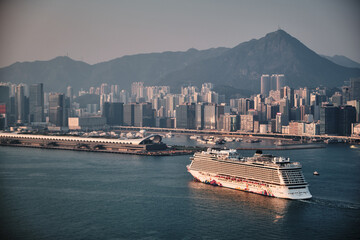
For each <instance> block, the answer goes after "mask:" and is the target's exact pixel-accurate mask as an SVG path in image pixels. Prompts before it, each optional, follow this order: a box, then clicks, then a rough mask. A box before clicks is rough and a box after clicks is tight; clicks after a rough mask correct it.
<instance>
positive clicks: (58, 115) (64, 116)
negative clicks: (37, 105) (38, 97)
mask: <svg viewBox="0 0 360 240" xmlns="http://www.w3.org/2000/svg"><path fill="white" fill-rule="evenodd" d="M49 122H50V123H51V124H53V125H54V126H56V127H66V126H68V108H67V104H66V99H65V95H64V94H63V93H50V94H49Z"/></svg>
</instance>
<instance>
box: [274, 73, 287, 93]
mask: <svg viewBox="0 0 360 240" xmlns="http://www.w3.org/2000/svg"><path fill="white" fill-rule="evenodd" d="M283 87H285V75H284V74H277V76H276V90H281V89H282V88H283Z"/></svg>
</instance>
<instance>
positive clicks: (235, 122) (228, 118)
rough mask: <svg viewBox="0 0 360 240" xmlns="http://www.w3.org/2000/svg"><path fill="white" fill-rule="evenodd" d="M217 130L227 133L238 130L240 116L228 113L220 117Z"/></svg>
mask: <svg viewBox="0 0 360 240" xmlns="http://www.w3.org/2000/svg"><path fill="white" fill-rule="evenodd" d="M218 130H222V131H227V132H235V131H237V130H240V116H239V115H236V114H230V113H225V114H222V115H220V117H219V123H218Z"/></svg>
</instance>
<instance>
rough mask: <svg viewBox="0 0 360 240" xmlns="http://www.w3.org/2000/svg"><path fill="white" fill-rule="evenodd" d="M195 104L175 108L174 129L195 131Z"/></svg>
mask: <svg viewBox="0 0 360 240" xmlns="http://www.w3.org/2000/svg"><path fill="white" fill-rule="evenodd" d="M195 126H196V125H195V104H187V103H185V104H181V105H178V106H177V107H176V128H186V129H195Z"/></svg>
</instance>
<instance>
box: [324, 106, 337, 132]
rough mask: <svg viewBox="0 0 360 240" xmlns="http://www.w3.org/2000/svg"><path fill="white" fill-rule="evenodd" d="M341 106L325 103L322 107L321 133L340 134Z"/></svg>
mask: <svg viewBox="0 0 360 240" xmlns="http://www.w3.org/2000/svg"><path fill="white" fill-rule="evenodd" d="M338 118H339V108H338V107H334V106H333V105H332V104H324V105H323V106H322V107H321V108H320V134H332V135H337V134H338Z"/></svg>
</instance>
